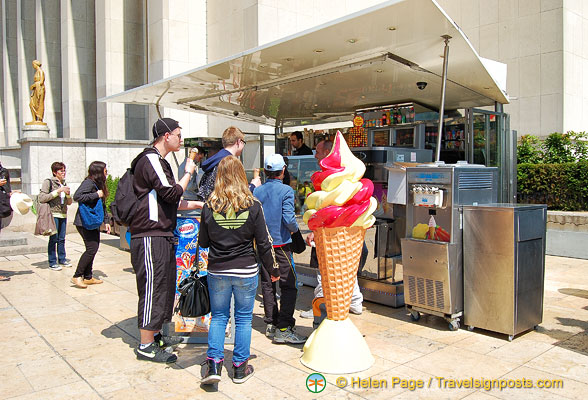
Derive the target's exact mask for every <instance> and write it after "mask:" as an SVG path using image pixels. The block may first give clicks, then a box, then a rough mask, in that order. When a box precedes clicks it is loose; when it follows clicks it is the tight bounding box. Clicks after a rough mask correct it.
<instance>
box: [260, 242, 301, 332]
mask: <svg viewBox="0 0 588 400" xmlns="http://www.w3.org/2000/svg"><path fill="white" fill-rule="evenodd" d="M274 252H275V254H276V261H277V262H278V265H279V267H280V280H279V282H280V291H281V296H280V307H279V309H278V302H277V300H276V291H277V283H278V282H272V281H271V277H270V274H269V272H267V270H266V269H265V268H261V273H260V275H261V293H262V294H263V310H264V312H265V318H264V319H263V320H264V321H265V323H266V324H273V325H275V326H276V327H277V328H279V329H283V328H287V327H289V326H294V324H295V323H296V319H294V309H295V307H296V295H297V293H298V288H297V287H296V270H295V269H294V260H293V258H292V252H291V251H290V244H286V245H284V246H282V247H276V248H274Z"/></svg>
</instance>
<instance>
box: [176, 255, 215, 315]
mask: <svg viewBox="0 0 588 400" xmlns="http://www.w3.org/2000/svg"><path fill="white" fill-rule="evenodd" d="M199 253H200V246H196V263H198V257H199ZM199 271H200V270H199V268H198V267H196V268H195V269H193V270H192V273H191V274H190V275H189V276H188V277H187V278H185V279H184V280H182V281H181V282H180V284H179V285H178V292H180V299H179V300H178V304H177V305H176V308H175V310H174V312H176V313H179V314H180V315H181V316H182V317H183V318H196V317H202V316H203V315H206V314H208V313H209V312H210V295H209V293H208V280H207V275H201V276H200V275H198V273H199Z"/></svg>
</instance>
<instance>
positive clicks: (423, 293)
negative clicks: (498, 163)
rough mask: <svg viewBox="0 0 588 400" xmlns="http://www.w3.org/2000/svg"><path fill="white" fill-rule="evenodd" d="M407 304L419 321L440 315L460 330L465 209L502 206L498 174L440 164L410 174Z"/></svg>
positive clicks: (470, 166) (405, 271) (409, 170)
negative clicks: (429, 316) (428, 315)
mask: <svg viewBox="0 0 588 400" xmlns="http://www.w3.org/2000/svg"><path fill="white" fill-rule="evenodd" d="M406 175H407V177H406V190H407V206H406V208H407V209H406V237H405V238H404V239H402V241H401V242H402V264H403V277H404V302H405V304H406V307H407V309H408V310H409V311H410V313H411V318H412V319H413V320H414V321H417V320H418V319H419V318H420V313H425V314H431V315H437V316H440V317H443V318H445V319H446V320H447V321H448V322H449V329H450V330H456V329H458V328H459V317H460V316H461V315H462V313H463V247H462V244H463V240H462V230H463V206H464V205H477V204H487V203H494V202H496V200H497V193H498V191H497V182H498V179H497V178H498V169H497V168H494V167H485V166H483V165H474V164H467V163H465V162H458V163H457V164H447V165H446V164H444V163H442V162H441V163H437V164H436V165H426V166H417V167H411V168H407V170H406Z"/></svg>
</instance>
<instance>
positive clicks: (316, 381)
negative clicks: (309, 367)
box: [306, 373, 327, 393]
mask: <svg viewBox="0 0 588 400" xmlns="http://www.w3.org/2000/svg"><path fill="white" fill-rule="evenodd" d="M326 387H327V380H326V379H325V377H324V376H322V375H321V374H317V373H314V374H310V375H308V376H307V377H306V388H307V389H308V391H309V392H312V393H320V392H322V391H323V390H325V388H326Z"/></svg>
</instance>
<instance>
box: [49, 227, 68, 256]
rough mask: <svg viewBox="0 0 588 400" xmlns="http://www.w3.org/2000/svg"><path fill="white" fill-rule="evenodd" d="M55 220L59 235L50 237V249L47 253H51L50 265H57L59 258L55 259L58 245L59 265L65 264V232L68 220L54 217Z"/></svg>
mask: <svg viewBox="0 0 588 400" xmlns="http://www.w3.org/2000/svg"><path fill="white" fill-rule="evenodd" d="M54 219H55V226H56V227H57V233H56V234H55V235H51V236H49V247H48V249H47V252H48V253H49V265H55V264H57V258H56V257H55V246H56V245H57V255H58V256H59V264H63V263H65V231H66V228H67V218H57V217H54Z"/></svg>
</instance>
